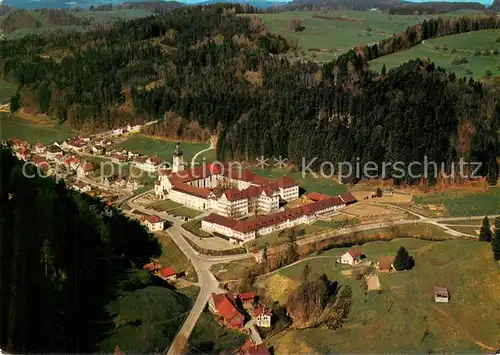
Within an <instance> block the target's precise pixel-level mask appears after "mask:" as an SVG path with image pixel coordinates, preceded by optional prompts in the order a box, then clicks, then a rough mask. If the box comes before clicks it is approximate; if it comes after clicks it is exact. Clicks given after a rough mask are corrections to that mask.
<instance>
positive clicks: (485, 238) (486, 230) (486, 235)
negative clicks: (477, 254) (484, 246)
mask: <svg viewBox="0 0 500 355" xmlns="http://www.w3.org/2000/svg"><path fill="white" fill-rule="evenodd" d="M479 240H480V241H481V242H491V227H490V220H489V219H488V216H486V217H484V218H483V223H482V225H481V229H480V230H479Z"/></svg>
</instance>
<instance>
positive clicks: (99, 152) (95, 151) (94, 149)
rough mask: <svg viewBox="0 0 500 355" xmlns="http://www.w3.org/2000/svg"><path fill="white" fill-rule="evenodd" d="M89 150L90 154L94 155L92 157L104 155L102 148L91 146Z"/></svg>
mask: <svg viewBox="0 0 500 355" xmlns="http://www.w3.org/2000/svg"><path fill="white" fill-rule="evenodd" d="M89 148H90V151H91V152H92V154H94V155H102V154H104V148H103V147H100V146H97V145H91V146H90V147H89Z"/></svg>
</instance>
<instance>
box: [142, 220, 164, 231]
mask: <svg viewBox="0 0 500 355" xmlns="http://www.w3.org/2000/svg"><path fill="white" fill-rule="evenodd" d="M143 223H144V225H145V226H146V227H147V228H148V230H149V231H150V232H155V231H160V230H163V229H164V228H165V221H164V220H163V219H161V218H160V217H158V216H147V217H144V218H143Z"/></svg>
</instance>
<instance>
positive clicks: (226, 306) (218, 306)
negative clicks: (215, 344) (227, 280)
mask: <svg viewBox="0 0 500 355" xmlns="http://www.w3.org/2000/svg"><path fill="white" fill-rule="evenodd" d="M208 306H209V308H210V310H211V311H212V313H214V314H217V315H219V316H221V318H222V319H223V321H224V324H225V325H226V326H228V327H229V328H231V329H241V328H243V325H244V323H245V317H244V316H243V314H241V313H240V311H239V310H238V309H237V308H236V306H235V305H234V304H233V303H232V302H231V300H230V299H229V297H228V296H227V294H225V293H219V294H215V293H212V297H210V299H209V300H208Z"/></svg>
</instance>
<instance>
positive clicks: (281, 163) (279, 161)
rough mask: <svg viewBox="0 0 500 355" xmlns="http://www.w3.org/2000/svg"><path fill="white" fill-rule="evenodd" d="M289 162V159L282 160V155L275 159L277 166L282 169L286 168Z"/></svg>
mask: <svg viewBox="0 0 500 355" xmlns="http://www.w3.org/2000/svg"><path fill="white" fill-rule="evenodd" d="M287 160H288V159H287V158H282V157H281V155H280V156H279V157H278V158H274V161H275V165H276V166H277V167H278V168H280V169H281V168H284V167H285V166H286V162H287Z"/></svg>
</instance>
